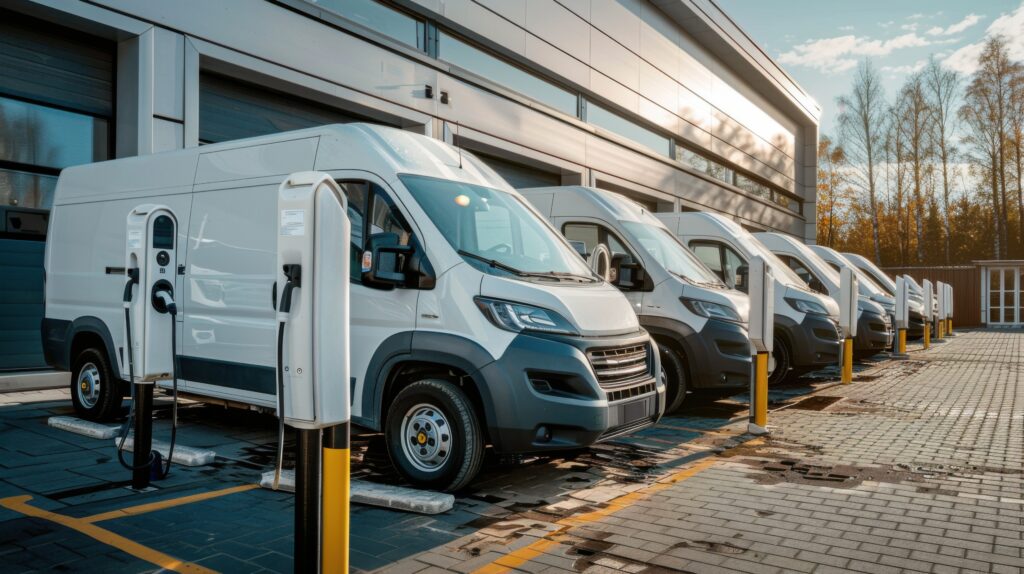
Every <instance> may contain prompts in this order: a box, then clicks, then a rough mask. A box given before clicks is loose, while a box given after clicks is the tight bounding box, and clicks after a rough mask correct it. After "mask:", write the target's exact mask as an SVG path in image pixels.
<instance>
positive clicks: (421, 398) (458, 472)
mask: <svg viewBox="0 0 1024 574" xmlns="http://www.w3.org/2000/svg"><path fill="white" fill-rule="evenodd" d="M440 421H444V423H443V424H440ZM431 423H433V424H431ZM417 424H419V425H421V426H416V425H417ZM446 427H447V428H450V429H451V430H450V431H449V432H448V433H444V432H443V431H444V430H445V428H446ZM411 432H415V433H416V434H415V436H412V435H410V433H411ZM384 437H385V440H386V441H387V445H388V456H389V457H390V458H391V463H392V464H393V465H394V466H395V468H397V469H398V471H399V472H400V473H402V475H403V476H405V477H406V478H407V479H408V480H409V481H410V482H412V483H414V484H416V485H418V486H422V487H425V488H430V489H436V490H443V491H446V492H452V491H456V490H459V489H460V488H463V487H465V486H466V485H467V484H469V482H470V481H471V480H473V478H475V477H476V475H477V473H478V472H480V467H481V465H482V464H483V459H484V446H485V444H484V438H483V432H482V431H481V429H480V423H479V421H478V419H477V415H476V412H475V411H474V409H473V404H472V403H471V402H470V400H469V397H467V396H466V394H465V393H464V392H462V389H460V388H459V387H458V386H457V385H455V384H453V383H450V382H448V381H443V380H438V379H427V380H423V381H417V382H415V383H412V384H410V385H409V386H407V387H405V388H404V389H402V390H401V391H400V392H399V393H398V396H396V397H395V399H394V401H392V403H391V406H390V407H389V408H388V416H387V422H386V423H385V429H384ZM446 438H447V440H445V439H446ZM429 441H432V442H429ZM445 442H447V443H448V444H447V449H444V450H443V451H442V450H441V449H442V448H443V447H444V446H445ZM414 452H419V453H422V455H421V456H417V455H416V454H413V453H414ZM442 452H443V455H442V454H441V453H442Z"/></svg>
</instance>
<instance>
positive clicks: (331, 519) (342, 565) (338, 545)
mask: <svg viewBox="0 0 1024 574" xmlns="http://www.w3.org/2000/svg"><path fill="white" fill-rule="evenodd" d="M350 461H351V450H350V445H349V423H348V422H344V423H341V424H340V425H336V426H333V427H331V428H328V429H324V445H323V485H322V488H323V507H322V509H321V512H322V513H323V531H322V533H321V536H322V551H321V559H322V562H321V564H322V568H321V570H320V571H321V572H322V573H323V574H334V573H345V572H348V539H349V537H348V526H349V523H348V518H349V489H350V483H349V470H350Z"/></svg>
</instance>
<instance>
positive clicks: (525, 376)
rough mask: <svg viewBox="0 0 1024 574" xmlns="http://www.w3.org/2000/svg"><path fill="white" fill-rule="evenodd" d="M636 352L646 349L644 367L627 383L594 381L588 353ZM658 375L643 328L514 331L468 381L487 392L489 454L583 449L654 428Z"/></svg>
mask: <svg viewBox="0 0 1024 574" xmlns="http://www.w3.org/2000/svg"><path fill="white" fill-rule="evenodd" d="M637 347H643V348H644V349H646V352H647V368H646V369H645V370H644V372H643V373H641V374H639V375H637V376H635V377H632V378H630V379H629V380H627V381H614V380H612V379H611V378H609V377H608V376H607V375H602V376H600V377H599V375H598V374H597V373H596V371H595V369H594V367H593V366H592V360H591V358H590V356H589V354H591V353H595V352H597V353H605V354H609V355H610V356H612V357H614V354H615V353H616V352H618V350H621V349H635V348H637ZM660 371H661V364H660V362H659V359H658V352H657V347H656V345H655V344H654V341H652V340H651V338H650V337H649V335H648V334H647V333H646V332H644V331H640V332H638V333H635V334H631V335H624V336H617V337H601V338H580V337H566V336H559V335H547V334H520V335H518V336H517V337H516V338H515V339H514V340H513V342H512V344H511V345H510V346H509V347H508V349H506V350H505V353H504V354H503V355H502V356H501V358H499V359H498V360H496V361H494V362H492V363H489V364H488V365H486V366H484V367H482V368H481V369H480V370H479V371H477V372H476V373H474V374H473V378H474V379H475V380H477V381H480V383H481V384H482V385H483V386H484V387H485V388H486V392H487V394H488V395H489V396H488V397H487V398H486V399H485V400H487V402H489V403H490V404H489V410H490V411H491V412H490V413H489V414H490V415H491V416H489V417H488V431H489V434H490V439H491V444H492V445H493V446H494V448H495V450H496V451H498V452H504V453H527V452H542V451H550V450H564V449H572V448H580V447H586V446H589V445H591V444H593V443H595V442H599V441H602V440H607V439H610V438H613V437H616V436H620V435H623V434H628V433H631V432H635V431H637V430H640V429H642V428H645V427H648V426H651V425H653V424H655V423H656V422H658V420H659V419H660V418H661V415H662V414H664V410H665V387H664V385H662V384H661V381H660V377H659V376H658V374H659V373H660ZM602 372H603V373H604V372H606V371H602ZM485 408H487V407H485Z"/></svg>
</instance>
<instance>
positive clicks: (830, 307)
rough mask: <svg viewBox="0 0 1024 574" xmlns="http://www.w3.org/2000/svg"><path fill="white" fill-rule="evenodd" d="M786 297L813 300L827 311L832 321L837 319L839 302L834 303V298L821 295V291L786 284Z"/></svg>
mask: <svg viewBox="0 0 1024 574" xmlns="http://www.w3.org/2000/svg"><path fill="white" fill-rule="evenodd" d="M786 297H789V298H792V299H803V300H804V301H814V302H815V303H817V304H819V305H821V306H822V307H824V308H825V310H826V311H828V316H829V317H830V318H832V320H833V321H838V320H839V303H836V300H835V299H833V298H831V297H828V296H826V295H822V294H821V293H814V292H812V291H807V290H805V289H801V288H799V287H796V286H794V285H787V286H786Z"/></svg>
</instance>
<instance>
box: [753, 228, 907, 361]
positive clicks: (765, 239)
mask: <svg viewBox="0 0 1024 574" xmlns="http://www.w3.org/2000/svg"><path fill="white" fill-rule="evenodd" d="M754 237H755V238H757V240H758V241H760V242H761V243H763V244H764V246H765V247H767V248H768V249H769V250H771V252H772V253H774V254H775V255H776V256H777V257H778V258H779V259H781V260H782V262H783V263H785V264H786V265H788V266H789V268H790V269H792V270H793V271H794V272H795V273H796V274H797V275H798V276H799V277H800V278H801V279H803V280H804V282H805V283H806V284H807V286H808V287H810V288H811V289H813V290H815V291H817V292H819V293H824V294H825V295H828V296H829V297H832V299H834V300H835V302H836V304H839V298H840V289H841V286H840V279H839V272H838V271H836V270H835V269H834V268H833V267H832V266H831V265H829V264H828V263H826V262H825V260H824V259H822V258H821V257H819V256H818V254H816V253H815V252H814V251H812V250H811V248H810V247H808V246H807V245H805V244H804V243H803V242H802V241H799V240H798V239H796V238H795V237H793V236H791V235H784V234H782V233H766V232H762V233H755V234H754ZM857 285H858V297H857V335H856V336H855V337H854V339H853V354H854V357H857V358H860V357H870V356H871V355H875V354H877V353H880V352H882V351H885V350H886V349H888V348H889V347H890V345H892V338H893V323H892V319H891V318H890V317H889V313H888V312H886V310H885V309H884V308H883V307H882V306H881V305H880V304H879V303H876V302H874V301H872V300H871V289H870V286H868V285H865V284H864V282H858V284H857Z"/></svg>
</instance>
